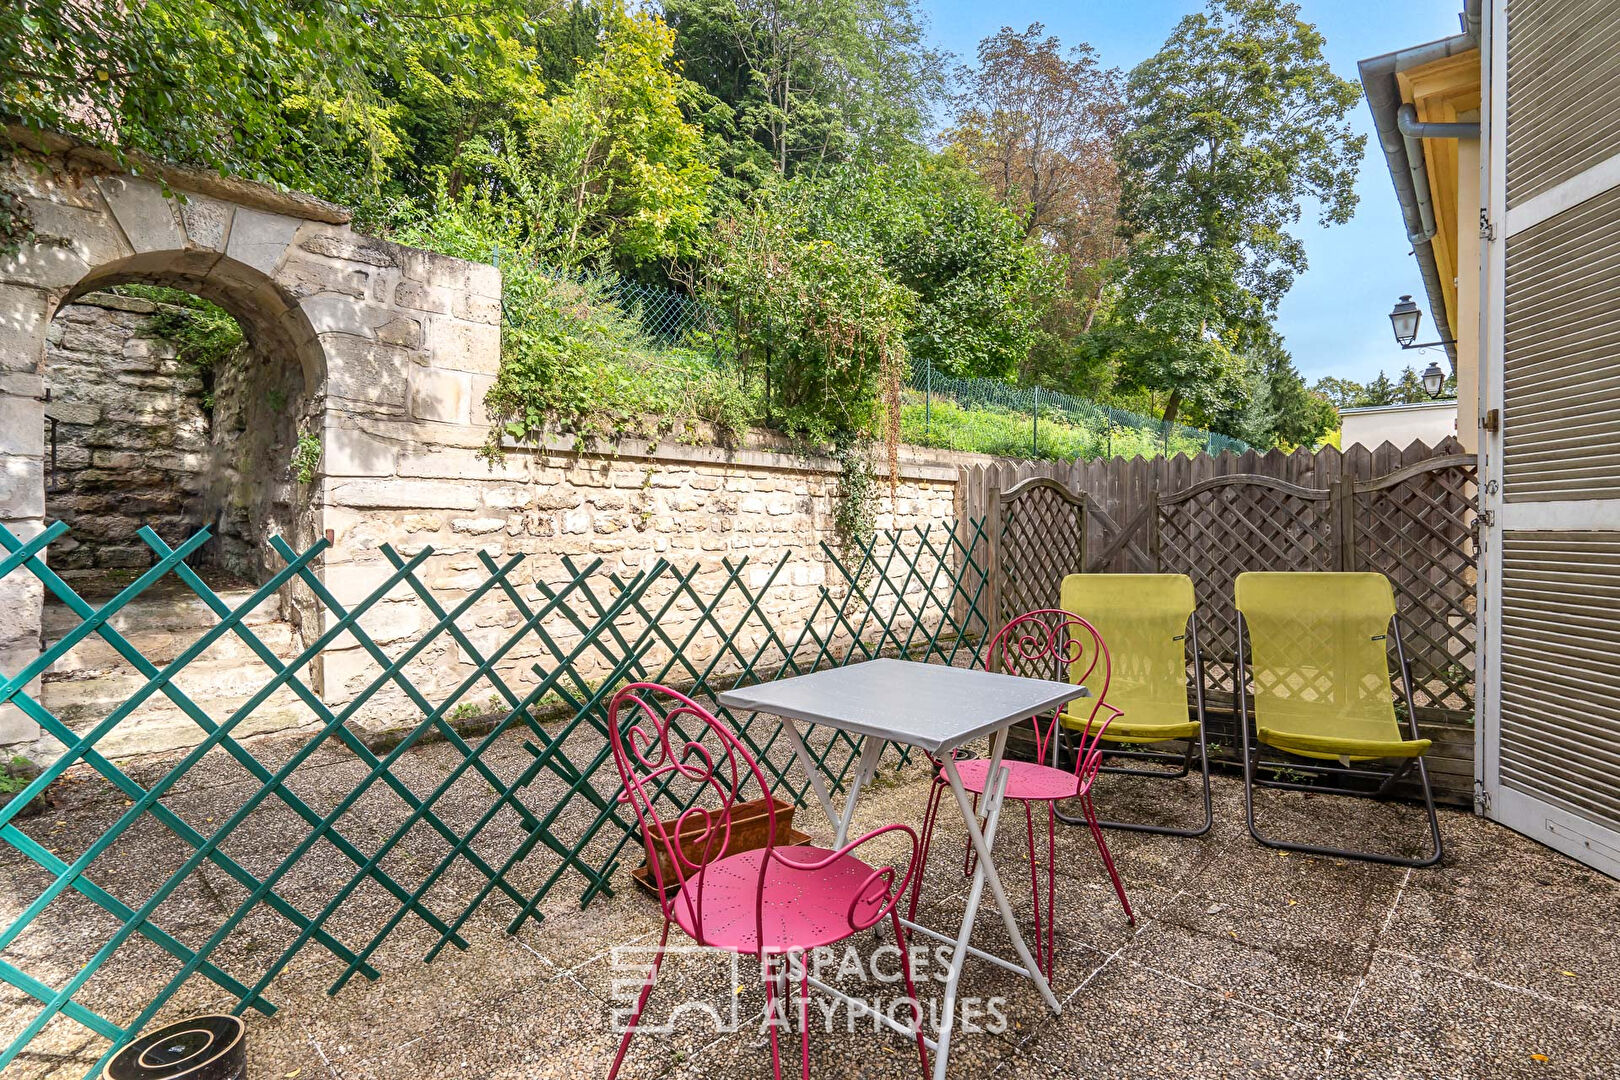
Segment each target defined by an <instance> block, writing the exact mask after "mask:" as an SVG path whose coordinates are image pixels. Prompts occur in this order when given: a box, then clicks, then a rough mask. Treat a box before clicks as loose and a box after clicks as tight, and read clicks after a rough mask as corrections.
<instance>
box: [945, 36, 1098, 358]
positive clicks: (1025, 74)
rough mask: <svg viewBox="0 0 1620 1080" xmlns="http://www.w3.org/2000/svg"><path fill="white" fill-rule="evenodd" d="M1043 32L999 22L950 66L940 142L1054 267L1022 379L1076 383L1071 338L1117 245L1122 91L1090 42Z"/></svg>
mask: <svg viewBox="0 0 1620 1080" xmlns="http://www.w3.org/2000/svg"><path fill="white" fill-rule="evenodd" d="M1044 34H1045V27H1043V26H1042V25H1041V24H1040V23H1032V24H1031V25H1030V26H1029V27H1028V28H1027V29H1025V30H1024V31H1023V32H1022V33H1019V32H1016V31H1014V30H1013V29H1012V28H1011V27H1003V28H1002V29H1001V30H1000V31H999V32H998V33H996V34H993V35H991V36H990V37H987V38H985V39H984V40H983V41H981V42H980V43H979V49H978V65H977V66H976V67H963V68H961V69H959V71H958V73H957V81H958V83H959V85H960V87H961V91H960V93H958V94H957V95H956V96H955V97H954V98H953V99H952V105H953V109H954V116H953V126H952V128H951V129H950V130H949V131H947V132H946V134H945V139H946V141H947V143H948V145H949V146H951V147H952V148H953V149H954V150H955V151H956V152H957V153H959V154H960V155H961V156H962V158H963V160H965V161H966V162H967V163H968V164H969V165H970V166H971V167H972V168H973V169H974V170H975V171H976V172H977V173H978V174H979V176H980V177H981V178H983V180H984V182H985V183H986V184H988V185H989V187H990V190H991V191H992V192H993V193H994V194H995V195H996V197H997V198H998V199H1000V200H1001V202H1002V203H1003V204H1004V205H1006V206H1008V207H1010V208H1011V209H1012V210H1013V211H1014V212H1015V213H1017V214H1018V216H1019V219H1020V221H1021V222H1022V224H1023V227H1024V231H1025V233H1026V235H1028V236H1029V237H1030V238H1031V239H1032V240H1034V241H1036V242H1038V243H1040V244H1041V245H1042V246H1043V247H1044V248H1045V249H1046V250H1048V251H1050V252H1052V253H1053V254H1054V256H1055V259H1054V261H1055V263H1056V264H1057V266H1058V267H1059V268H1060V269H1061V270H1062V272H1063V285H1064V288H1063V289H1061V290H1058V291H1056V292H1054V293H1053V294H1052V295H1051V297H1050V303H1049V304H1048V305H1047V306H1046V307H1045V308H1044V309H1043V310H1042V311H1041V312H1040V319H1041V327H1040V329H1041V333H1040V336H1039V337H1038V338H1037V340H1036V341H1034V342H1032V343H1031V344H1032V346H1033V348H1032V349H1031V351H1030V352H1028V353H1027V354H1026V356H1025V359H1024V363H1023V364H1021V365H1020V371H1019V375H1020V377H1021V378H1022V379H1023V380H1024V381H1026V382H1038V383H1043V384H1046V385H1052V386H1055V387H1057V388H1061V389H1090V387H1089V386H1079V385H1076V384H1077V383H1089V382H1091V381H1093V376H1092V374H1091V373H1090V371H1089V369H1088V366H1087V365H1086V364H1084V363H1077V358H1078V356H1079V354H1078V353H1076V351H1075V350H1074V349H1073V347H1072V345H1071V343H1072V341H1073V339H1074V337H1075V336H1076V335H1077V334H1080V333H1083V332H1084V331H1086V330H1088V329H1090V328H1091V325H1092V322H1093V321H1094V319H1095V318H1096V315H1097V311H1098V308H1099V305H1100V304H1101V301H1102V293H1103V287H1104V285H1105V283H1106V281H1107V280H1108V276H1109V272H1108V267H1109V263H1110V260H1112V259H1114V258H1116V257H1117V256H1118V255H1119V254H1120V253H1121V252H1122V251H1123V241H1122V239H1121V236H1120V231H1119V217H1118V209H1119V177H1118V170H1117V168H1116V166H1115V161H1114V156H1115V144H1116V142H1117V140H1118V137H1119V134H1120V128H1121V114H1122V111H1123V99H1122V96H1121V85H1120V76H1119V72H1118V71H1117V70H1114V69H1105V68H1102V67H1100V66H1099V65H1098V63H1097V58H1096V51H1095V50H1094V49H1093V48H1092V47H1091V46H1090V45H1087V44H1080V45H1076V46H1074V47H1073V48H1071V49H1068V50H1064V48H1063V45H1062V42H1060V41H1059V40H1058V39H1057V38H1056V37H1053V36H1043V35H1044Z"/></svg>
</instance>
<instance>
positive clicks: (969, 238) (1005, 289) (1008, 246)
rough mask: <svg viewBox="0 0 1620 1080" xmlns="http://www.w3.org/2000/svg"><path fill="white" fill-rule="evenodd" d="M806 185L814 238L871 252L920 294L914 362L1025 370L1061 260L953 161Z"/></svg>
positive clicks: (950, 369) (851, 172) (928, 158)
mask: <svg viewBox="0 0 1620 1080" xmlns="http://www.w3.org/2000/svg"><path fill="white" fill-rule="evenodd" d="M802 186H804V188H805V191H806V193H807V196H808V197H807V198H806V199H805V200H804V204H803V212H804V213H805V214H806V221H805V227H806V228H807V229H808V230H809V231H810V233H811V234H813V235H817V236H822V237H825V238H828V239H831V240H833V241H834V242H836V243H838V244H840V245H841V246H844V247H848V248H851V249H855V250H860V251H864V252H868V253H870V254H871V255H873V256H875V257H876V258H877V260H878V261H879V262H880V263H881V264H882V266H883V267H884V269H885V271H886V272H887V273H888V275H889V277H890V278H891V279H892V280H893V281H894V282H895V283H897V284H899V285H901V286H903V287H905V288H907V289H909V290H910V291H911V292H912V293H914V294H915V296H916V305H915V310H914V313H913V315H912V317H911V319H910V321H909V325H908V328H907V331H906V347H907V351H908V352H909V353H910V354H911V356H912V357H913V358H914V359H915V360H917V361H919V362H923V363H929V364H932V365H934V367H935V368H937V369H938V370H940V371H943V372H945V373H946V374H950V375H972V376H989V377H992V378H1008V377H1010V376H1012V375H1013V374H1014V373H1015V372H1016V370H1017V368H1018V365H1019V363H1020V362H1021V361H1022V360H1023V358H1024V357H1025V356H1026V355H1027V354H1028V352H1029V350H1030V347H1031V345H1032V344H1033V341H1034V337H1035V334H1036V332H1037V329H1038V327H1037V319H1038V317H1039V313H1040V311H1041V309H1042V308H1043V307H1044V305H1045V304H1046V303H1047V300H1048V298H1049V296H1050V295H1051V293H1052V292H1053V291H1054V289H1055V287H1056V281H1055V277H1056V275H1055V273H1054V272H1053V270H1054V268H1053V266H1052V260H1051V259H1050V258H1049V257H1048V255H1047V253H1046V252H1045V251H1044V249H1042V248H1041V247H1039V246H1037V245H1032V244H1029V243H1026V242H1025V237H1024V232H1023V229H1022V227H1021V223H1020V222H1019V220H1018V218H1017V217H1016V216H1015V215H1014V214H1013V213H1012V212H1010V211H1009V210H1008V209H1007V208H1006V207H1005V206H1003V205H1002V204H1000V203H999V202H997V201H996V200H995V199H994V198H993V197H992V196H991V194H990V193H989V192H988V191H987V190H986V189H985V188H984V186H983V185H982V184H981V183H980V182H979V179H978V177H977V176H975V175H974V174H973V173H971V172H969V171H968V170H967V169H965V168H964V167H963V166H962V165H961V163H960V162H959V161H958V160H957V159H956V158H955V157H954V156H953V155H950V154H946V155H930V154H926V153H922V152H913V153H910V154H907V155H905V156H904V157H900V158H897V159H895V160H893V161H890V162H888V163H885V164H882V165H878V166H876V167H870V166H863V165H858V164H857V165H848V166H842V167H840V168H838V169H836V170H834V171H833V172H832V173H831V174H829V175H828V176H827V177H826V178H825V179H823V180H821V181H817V182H814V183H813V184H805V185H802Z"/></svg>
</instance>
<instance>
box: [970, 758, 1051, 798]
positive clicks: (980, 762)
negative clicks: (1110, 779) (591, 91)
mask: <svg viewBox="0 0 1620 1080" xmlns="http://www.w3.org/2000/svg"><path fill="white" fill-rule="evenodd" d="M1002 764H1003V765H1004V766H1006V768H1007V774H1008V775H1007V798H1009V799H1013V800H1022V801H1026V802H1047V801H1050V800H1053V799H1072V798H1074V797H1075V796H1077V795H1079V794H1080V780H1079V778H1078V777H1077V776H1075V775H1074V773H1072V772H1069V771H1068V770H1066V769H1054V768H1052V767H1051V766H1050V765H1037V764H1035V762H1033V761H1003V762H1002ZM956 772H957V774H958V775H959V776H961V777H962V786H963V787H965V788H967V789H968V790H969V791H971V792H973V794H975V795H983V794H984V789H985V788H986V787H988V786H989V784H988V783H987V779H988V776H989V772H990V763H989V762H988V761H985V760H984V759H983V758H975V759H973V760H971V761H958V762H957V763H956Z"/></svg>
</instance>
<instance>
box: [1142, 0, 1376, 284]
mask: <svg viewBox="0 0 1620 1080" xmlns="http://www.w3.org/2000/svg"><path fill="white" fill-rule="evenodd" d="M1323 44H1324V39H1323V37H1322V35H1321V34H1320V33H1318V32H1317V30H1316V28H1315V27H1314V26H1312V25H1311V24H1309V23H1306V22H1302V21H1301V20H1300V18H1299V6H1298V5H1297V4H1290V3H1280V2H1278V0H1211V2H1210V4H1209V7H1208V9H1207V10H1206V11H1204V12H1201V13H1198V14H1194V15H1188V16H1186V17H1185V18H1183V19H1182V20H1181V22H1180V23H1179V24H1178V25H1177V27H1176V29H1175V31H1174V32H1173V33H1172V34H1171V35H1170V38H1169V40H1168V41H1166V42H1165V44H1164V47H1163V48H1162V49H1160V50H1159V51H1158V52H1157V53H1155V54H1154V55H1153V56H1151V57H1149V58H1148V59H1147V60H1145V61H1143V62H1142V63H1141V64H1140V65H1138V66H1137V67H1136V69H1135V70H1133V71H1132V72H1131V75H1130V79H1129V81H1128V83H1127V86H1126V93H1127V97H1128V100H1129V119H1130V127H1129V130H1128V131H1127V132H1126V134H1125V136H1124V139H1123V140H1122V143H1121V161H1122V165H1123V176H1124V190H1123V204H1122V205H1123V210H1124V216H1125V220H1126V222H1127V224H1128V225H1129V226H1130V228H1131V229H1132V230H1133V231H1134V232H1135V233H1137V234H1151V235H1153V236H1155V237H1156V238H1158V240H1159V241H1160V242H1161V243H1164V244H1167V245H1170V246H1172V247H1175V248H1187V247H1202V248H1218V249H1223V250H1224V249H1230V250H1233V251H1236V252H1237V253H1238V254H1239V255H1240V256H1241V263H1240V265H1239V266H1238V268H1237V278H1238V283H1239V284H1240V285H1242V286H1243V287H1244V288H1245V289H1247V290H1248V291H1249V292H1251V293H1253V294H1254V295H1255V296H1256V297H1257V298H1259V300H1260V301H1261V303H1262V304H1263V306H1264V307H1265V308H1266V310H1267V311H1271V310H1274V309H1275V307H1276V305H1277V302H1278V301H1279V300H1281V298H1282V296H1283V294H1284V293H1286V292H1287V291H1288V288H1289V286H1290V285H1291V284H1292V283H1293V280H1294V277H1295V276H1296V275H1297V274H1298V273H1300V272H1301V271H1303V270H1304V269H1305V253H1304V248H1303V246H1302V245H1301V244H1300V241H1299V240H1298V239H1297V238H1296V237H1294V236H1291V235H1289V233H1288V227H1289V226H1290V225H1292V224H1293V223H1294V222H1296V221H1298V220H1299V218H1300V215H1301V206H1302V204H1303V203H1304V202H1305V201H1307V200H1309V201H1311V202H1313V203H1315V204H1316V205H1317V206H1318V207H1319V208H1320V210H1319V218H1320V220H1321V223H1322V224H1323V225H1332V224H1342V223H1344V222H1346V221H1348V220H1350V216H1351V214H1352V213H1354V211H1355V206H1356V191H1355V181H1356V172H1357V168H1358V166H1359V164H1360V161H1361V154H1362V150H1363V149H1364V148H1365V144H1366V138H1365V136H1361V135H1356V134H1354V132H1353V131H1352V129H1351V127H1350V123H1349V120H1348V114H1349V112H1350V110H1351V109H1352V108H1354V107H1355V106H1356V105H1358V104H1359V103H1360V101H1361V89H1360V87H1359V86H1358V85H1357V84H1356V83H1354V82H1351V81H1349V80H1346V79H1341V78H1339V77H1338V76H1337V75H1335V74H1334V73H1333V70H1332V68H1331V67H1330V66H1329V65H1328V62H1327V60H1326V58H1325V57H1324V56H1323V53H1322V46H1323Z"/></svg>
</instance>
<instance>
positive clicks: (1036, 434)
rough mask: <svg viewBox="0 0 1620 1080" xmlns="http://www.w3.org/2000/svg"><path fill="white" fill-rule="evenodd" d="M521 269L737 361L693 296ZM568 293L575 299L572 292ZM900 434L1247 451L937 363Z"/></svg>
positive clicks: (997, 445) (715, 314) (904, 413)
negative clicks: (955, 373) (952, 371)
mask: <svg viewBox="0 0 1620 1080" xmlns="http://www.w3.org/2000/svg"><path fill="white" fill-rule="evenodd" d="M499 256H500V253H498V252H497V253H495V261H496V262H497V264H499V265H502V267H503V269H507V270H510V269H511V268H512V265H513V264H512V262H511V259H510V257H509V258H508V259H507V260H506V262H504V263H502V261H501V259H500V257H499ZM524 269H525V270H532V271H533V272H535V273H536V274H538V275H539V277H540V278H541V279H543V280H545V281H547V282H549V283H550V284H548V285H545V286H544V287H543V288H542V289H541V294H542V295H544V296H545V298H546V299H545V302H544V305H543V306H545V305H557V306H559V307H561V308H562V309H564V310H571V311H576V312H580V313H584V314H582V315H581V316H580V317H581V318H583V319H585V321H591V320H590V319H589V318H588V313H589V311H590V310H592V309H593V308H594V309H595V310H606V311H611V310H612V309H617V311H618V312H619V313H622V314H623V316H624V317H625V319H627V320H628V322H629V324H630V325H631V326H633V327H634V328H635V329H634V330H632V331H631V332H632V333H636V332H639V335H640V336H641V337H642V338H644V339H645V340H646V341H647V342H649V343H652V344H655V345H658V346H677V347H683V348H688V349H693V350H697V351H699V352H705V353H708V354H711V355H712V358H713V361H714V362H715V363H716V364H717V365H721V366H724V365H728V364H730V363H732V362H733V360H734V357H733V355H732V349H733V344H734V343H732V342H731V341H730V335H729V331H730V329H731V322H730V318H729V316H728V314H727V313H726V312H725V311H723V310H721V309H720V308H717V307H716V306H714V305H713V304H710V303H708V302H707V301H705V300H703V299H701V298H699V297H696V296H692V295H691V294H689V293H684V292H681V291H679V290H676V289H671V288H667V287H665V286H660V285H652V284H648V283H646V282H640V281H634V280H631V279H628V278H624V277H621V276H619V275H617V274H612V273H596V272H592V271H588V270H583V269H565V268H562V267H556V266H546V265H541V264H530V265H528V266H525V267H524ZM559 290H560V291H559ZM569 295H573V296H574V297H575V299H574V300H570V299H569ZM504 306H505V308H506V315H507V317H508V318H513V319H517V320H518V322H519V323H526V322H530V321H532V319H533V317H534V312H532V311H522V310H514V305H513V304H512V303H510V302H508V303H506V304H505V305H504ZM517 306H518V307H522V306H523V305H522V304H521V303H520V304H519V305H517ZM530 306H532V304H531V305H530ZM612 321H613V322H614V323H617V325H618V327H619V328H620V329H618V330H617V331H616V332H617V333H623V332H624V329H627V328H625V326H624V323H623V322H621V321H619V320H618V319H617V318H616V317H614V318H613V320H612ZM602 328H603V329H604V330H607V329H611V328H610V327H607V326H604V327H602ZM901 438H902V440H903V441H905V442H907V443H912V444H914V445H918V446H933V447H939V448H942V449H947V450H967V451H973V452H977V453H985V454H996V455H1000V456H1004V457H1031V458H1048V459H1056V460H1073V459H1075V458H1084V459H1088V460H1089V459H1093V458H1112V457H1154V456H1158V455H1161V454H1162V455H1165V456H1169V455H1172V454H1198V453H1209V454H1218V453H1221V452H1222V451H1224V450H1231V451H1234V452H1238V453H1241V452H1242V451H1244V450H1247V449H1249V445H1248V444H1247V443H1245V442H1243V441H1242V440H1240V439H1234V438H1232V437H1231V436H1228V435H1222V434H1219V433H1218V432H1213V431H1205V430H1204V429H1202V428H1196V427H1188V426H1186V425H1184V424H1165V423H1163V422H1161V421H1159V420H1156V419H1154V418H1153V417H1151V416H1144V415H1142V414H1140V413H1135V412H1131V411H1130V410H1128V409H1120V408H1116V407H1114V406H1112V405H1102V404H1099V403H1097V402H1095V401H1090V400H1087V399H1085V398H1080V397H1075V396H1074V395H1072V394H1064V393H1059V392H1057V391H1055V390H1045V389H1042V388H1040V387H1031V386H1016V385H1014V384H1012V383H1009V382H1003V381H1001V380H998V379H963V378H955V377H952V376H949V375H945V374H942V373H940V372H938V371H935V370H934V369H933V367H932V365H930V364H918V365H916V366H914V367H913V369H912V373H911V378H910V385H909V387H908V388H907V390H906V391H905V393H904V394H903V396H902V401H901Z"/></svg>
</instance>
